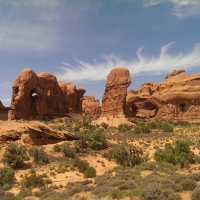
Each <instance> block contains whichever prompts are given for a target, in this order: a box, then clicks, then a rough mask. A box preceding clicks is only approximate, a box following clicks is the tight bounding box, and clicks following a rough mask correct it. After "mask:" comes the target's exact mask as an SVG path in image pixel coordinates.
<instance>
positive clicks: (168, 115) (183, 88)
mask: <svg viewBox="0 0 200 200" xmlns="http://www.w3.org/2000/svg"><path fill="white" fill-rule="evenodd" d="M125 114H126V116H129V117H141V118H159V119H170V120H178V119H181V120H197V121H198V120H200V74H195V75H187V74H186V73H185V71H184V70H174V71H173V72H172V73H171V74H168V75H166V78H165V80H164V81H163V82H161V83H158V84H156V83H145V84H143V85H141V87H140V88H139V90H137V91H133V90H131V91H129V92H128V94H127V97H126V109H125Z"/></svg>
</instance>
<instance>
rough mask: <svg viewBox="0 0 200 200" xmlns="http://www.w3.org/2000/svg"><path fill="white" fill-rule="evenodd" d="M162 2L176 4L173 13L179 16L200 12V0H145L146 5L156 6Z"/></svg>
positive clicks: (193, 14) (188, 15)
mask: <svg viewBox="0 0 200 200" xmlns="http://www.w3.org/2000/svg"><path fill="white" fill-rule="evenodd" d="M162 3H172V4H174V7H173V10H172V13H173V15H174V16H176V17H178V18H186V17H190V16H195V15H199V13H200V1H199V0H143V5H144V6H145V7H151V6H156V5H158V4H162Z"/></svg>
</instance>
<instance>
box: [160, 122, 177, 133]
mask: <svg viewBox="0 0 200 200" xmlns="http://www.w3.org/2000/svg"><path fill="white" fill-rule="evenodd" d="M162 131H163V132H164V133H168V132H173V131H174V128H173V126H171V125H170V124H164V125H163V127H162Z"/></svg>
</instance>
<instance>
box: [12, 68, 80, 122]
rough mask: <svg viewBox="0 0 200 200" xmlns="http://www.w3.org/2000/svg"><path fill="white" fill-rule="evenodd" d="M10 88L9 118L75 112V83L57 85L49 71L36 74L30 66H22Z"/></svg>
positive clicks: (59, 114)
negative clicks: (22, 68)
mask: <svg viewBox="0 0 200 200" xmlns="http://www.w3.org/2000/svg"><path fill="white" fill-rule="evenodd" d="M12 90H13V92H12V101H11V106H10V108H11V110H10V111H9V119H21V118H30V117H32V118H35V117H41V116H63V115H66V113H68V112H71V113H76V112H78V109H77V108H78V106H77V89H76V86H75V85H74V84H73V83H59V84H58V82H57V79H56V77H55V76H53V75H52V74H50V73H47V72H43V73H40V74H38V75H36V74H35V72H34V71H33V70H32V69H29V68H27V69H24V70H23V71H22V72H21V74H20V75H19V76H18V77H17V78H16V79H15V80H14V82H13V84H12ZM79 98H81V97H79Z"/></svg>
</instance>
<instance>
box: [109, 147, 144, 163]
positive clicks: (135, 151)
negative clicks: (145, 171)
mask: <svg viewBox="0 0 200 200" xmlns="http://www.w3.org/2000/svg"><path fill="white" fill-rule="evenodd" d="M107 157H108V158H109V159H114V160H115V161H116V162H117V163H118V164H120V165H123V166H129V167H133V166H135V165H138V164H140V163H142V162H145V161H146V160H147V159H148V156H147V155H144V153H143V150H142V149H140V148H137V147H136V146H133V145H130V146H128V147H124V146H118V147H116V148H114V149H111V150H110V151H109V152H108V154H107Z"/></svg>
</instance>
